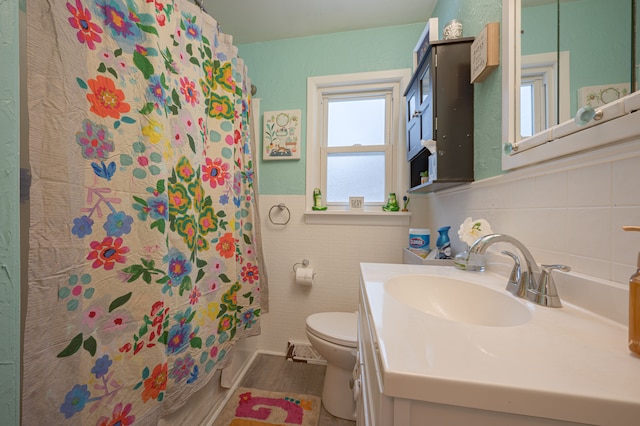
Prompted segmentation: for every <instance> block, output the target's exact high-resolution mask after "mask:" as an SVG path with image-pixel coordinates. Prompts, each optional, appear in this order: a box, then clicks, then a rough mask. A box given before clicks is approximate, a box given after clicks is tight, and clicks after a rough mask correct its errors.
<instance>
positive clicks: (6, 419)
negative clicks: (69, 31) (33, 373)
mask: <svg viewBox="0 0 640 426" xmlns="http://www.w3.org/2000/svg"><path fill="white" fill-rule="evenodd" d="M23 6H24V5H23ZM18 23H19V8H18V0H9V1H4V2H0V40H2V43H0V58H2V60H1V61H0V75H1V76H2V78H0V104H1V105H2V106H0V129H2V132H1V134H0V200H2V201H0V324H1V325H2V326H0V383H1V384H2V385H0V419H1V420H0V423H2V424H3V425H18V424H19V421H20V233H19V229H20V207H19V206H20V203H19V197H20V194H19V190H18V188H19V173H20V170H19V165H20V155H19V152H20V146H19V145H20V144H19V141H20V137H19V136H20V95H19V93H20V74H19V73H20V69H19V65H18V64H19V52H20V49H19V36H18V33H19V26H18Z"/></svg>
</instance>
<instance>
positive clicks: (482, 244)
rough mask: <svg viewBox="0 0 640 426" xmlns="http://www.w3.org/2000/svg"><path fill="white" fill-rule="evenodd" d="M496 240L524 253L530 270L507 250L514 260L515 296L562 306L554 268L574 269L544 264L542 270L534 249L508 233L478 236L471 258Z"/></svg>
mask: <svg viewBox="0 0 640 426" xmlns="http://www.w3.org/2000/svg"><path fill="white" fill-rule="evenodd" d="M495 243H509V244H511V245H512V246H514V247H515V248H517V249H518V251H519V252H520V253H521V254H522V256H524V261H525V265H526V270H524V271H523V270H522V266H521V263H522V262H521V261H520V258H519V257H518V256H516V255H515V254H513V253H511V252H508V251H503V252H502V253H503V254H506V255H508V256H509V257H511V258H512V259H513V260H514V266H513V270H512V271H511V275H510V276H509V281H508V284H507V291H509V292H510V293H512V294H513V295H514V296H517V297H522V298H526V299H528V300H530V301H532V302H534V303H537V304H539V305H542V306H549V307H552V308H559V307H561V306H562V303H561V302H560V297H559V296H558V291H557V290H556V286H555V284H554V282H553V279H552V277H551V271H552V270H553V269H560V270H562V271H564V272H568V271H570V270H571V268H569V267H568V266H565V265H542V268H543V270H542V272H540V269H539V268H538V264H537V263H536V261H535V259H534V258H533V255H532V254H531V252H530V251H529V250H528V249H527V248H526V247H525V246H524V245H523V244H522V243H521V242H520V241H518V240H516V239H515V238H513V237H511V236H509V235H505V234H489V235H486V236H484V237H481V238H479V239H478V240H476V241H475V242H474V243H473V244H472V245H471V247H469V251H468V253H469V254H468V256H467V260H468V259H469V257H470V256H471V255H472V254H479V255H481V254H484V252H485V251H487V249H488V248H489V246H491V245H492V244H495Z"/></svg>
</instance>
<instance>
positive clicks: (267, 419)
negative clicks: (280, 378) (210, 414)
mask: <svg viewBox="0 0 640 426" xmlns="http://www.w3.org/2000/svg"><path fill="white" fill-rule="evenodd" d="M319 417H320V397H317V396H313V395H301V394H296V393H292V392H271V391H264V390H260V389H249V388H238V389H236V390H235V392H234V393H233V395H231V398H230V399H229V401H228V402H227V404H226V405H225V407H224V408H223V410H222V412H221V413H220V415H219V416H218V418H217V419H216V420H215V422H214V423H213V425H214V426H276V425H277V426H290V425H296V426H317V425H318V419H319Z"/></svg>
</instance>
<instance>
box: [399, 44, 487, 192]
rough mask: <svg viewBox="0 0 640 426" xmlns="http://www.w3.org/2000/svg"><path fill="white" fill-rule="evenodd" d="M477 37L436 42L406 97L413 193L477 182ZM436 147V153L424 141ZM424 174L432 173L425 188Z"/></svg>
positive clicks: (407, 132) (411, 83)
mask: <svg viewBox="0 0 640 426" xmlns="http://www.w3.org/2000/svg"><path fill="white" fill-rule="evenodd" d="M473 40H474V38H473V37H467V38H461V39H456V40H440V41H434V42H432V43H431V45H430V46H429V49H428V51H427V53H426V54H425V55H424V56H423V58H422V59H421V61H420V63H419V64H418V66H417V68H416V72H415V73H414V75H413V77H412V79H411V82H410V83H409V86H408V87H407V89H406V91H405V99H406V116H407V123H406V137H407V141H406V142H407V161H409V164H410V189H409V192H432V191H436V190H438V189H443V188H446V187H449V186H454V185H460V184H462V183H466V182H472V181H473V85H472V84H471V83H470V74H471V63H470V57H471V56H470V55H471V43H472V42H473ZM428 140H433V141H435V153H434V154H431V152H430V151H429V150H428V149H427V148H425V147H424V146H423V144H422V142H421V141H428ZM421 172H428V173H429V180H428V182H427V183H424V184H422V183H421V176H420V173H421Z"/></svg>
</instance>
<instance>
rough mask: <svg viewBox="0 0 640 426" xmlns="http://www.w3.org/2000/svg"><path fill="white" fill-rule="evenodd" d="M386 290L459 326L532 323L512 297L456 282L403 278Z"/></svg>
mask: <svg viewBox="0 0 640 426" xmlns="http://www.w3.org/2000/svg"><path fill="white" fill-rule="evenodd" d="M384 289H385V291H386V292H387V293H389V294H390V295H391V296H392V297H394V298H395V299H397V300H398V301H400V302H402V303H404V304H406V305H407V306H410V307H412V308H414V309H417V310H419V311H422V312H424V313H427V314H429V315H434V316H437V317H440V318H444V319H447V320H449V321H454V322H458V323H463V324H472V325H483V326H491V327H511V326H517V325H522V324H524V323H526V322H527V321H529V320H530V319H531V312H529V309H527V307H526V305H525V304H524V303H522V302H520V301H518V300H517V299H516V298H515V297H513V296H511V295H510V294H507V293H506V292H505V293H500V292H498V291H496V290H493V289H490V288H487V287H484V286H482V285H480V284H475V283H472V282H468V281H463V280H459V279H456V278H449V277H443V276H436V275H420V274H416V275H399V276H395V277H393V278H390V279H388V280H387V281H385V282H384Z"/></svg>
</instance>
